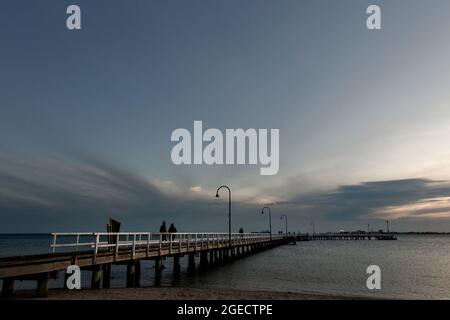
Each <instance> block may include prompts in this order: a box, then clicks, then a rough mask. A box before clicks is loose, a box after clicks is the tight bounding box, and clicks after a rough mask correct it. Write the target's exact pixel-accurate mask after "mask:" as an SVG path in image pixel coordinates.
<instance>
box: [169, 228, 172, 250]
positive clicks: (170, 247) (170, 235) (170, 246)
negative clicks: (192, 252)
mask: <svg viewBox="0 0 450 320" xmlns="http://www.w3.org/2000/svg"><path fill="white" fill-rule="evenodd" d="M169 237H170V245H169V253H172V239H173V238H172V234H171V233H169Z"/></svg>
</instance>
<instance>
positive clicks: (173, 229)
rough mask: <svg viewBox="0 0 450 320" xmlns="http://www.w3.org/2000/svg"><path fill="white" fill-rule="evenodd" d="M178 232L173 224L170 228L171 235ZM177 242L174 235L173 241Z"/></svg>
mask: <svg viewBox="0 0 450 320" xmlns="http://www.w3.org/2000/svg"><path fill="white" fill-rule="evenodd" d="M176 232H177V228H175V225H174V224H173V223H171V224H170V227H169V233H176ZM173 240H175V235H174V234H173V235H172V241H173Z"/></svg>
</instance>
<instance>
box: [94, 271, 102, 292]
mask: <svg viewBox="0 0 450 320" xmlns="http://www.w3.org/2000/svg"><path fill="white" fill-rule="evenodd" d="M101 282H102V266H101V265H96V266H94V267H93V269H92V277H91V289H100V284H101Z"/></svg>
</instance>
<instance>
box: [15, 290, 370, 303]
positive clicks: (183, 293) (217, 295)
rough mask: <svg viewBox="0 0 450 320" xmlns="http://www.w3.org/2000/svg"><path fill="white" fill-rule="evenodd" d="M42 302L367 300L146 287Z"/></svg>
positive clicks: (52, 296)
mask: <svg viewBox="0 0 450 320" xmlns="http://www.w3.org/2000/svg"><path fill="white" fill-rule="evenodd" d="M12 299H37V298H34V291H31V290H26V291H17V292H16V293H15V294H14V296H13V297H12ZM41 299H42V298H41ZM44 299H46V300H349V299H367V297H362V296H356V295H355V296H349V295H347V296H345V295H333V294H320V293H294V292H276V291H245V290H229V289H209V288H183V287H176V288H175V287H158V288H155V287H146V288H117V289H100V290H91V289H85V290H71V291H69V290H62V289H53V290H49V294H48V297H47V298H44Z"/></svg>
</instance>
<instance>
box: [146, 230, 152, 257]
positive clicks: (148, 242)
mask: <svg viewBox="0 0 450 320" xmlns="http://www.w3.org/2000/svg"><path fill="white" fill-rule="evenodd" d="M151 237H152V234H151V233H148V234H147V258H148V256H149V255H150V239H151Z"/></svg>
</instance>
